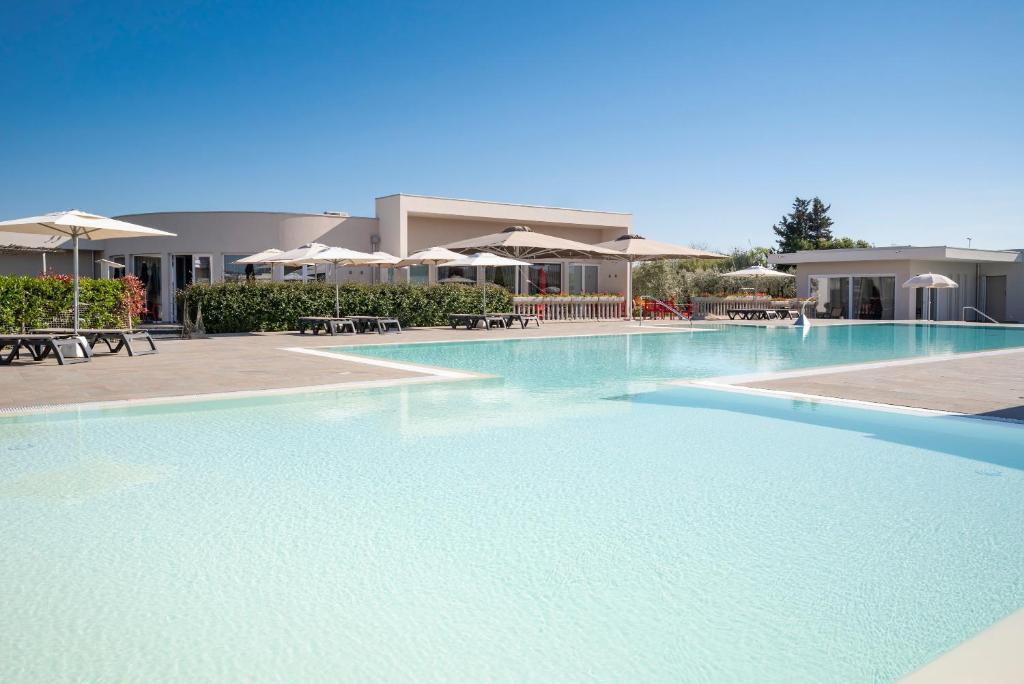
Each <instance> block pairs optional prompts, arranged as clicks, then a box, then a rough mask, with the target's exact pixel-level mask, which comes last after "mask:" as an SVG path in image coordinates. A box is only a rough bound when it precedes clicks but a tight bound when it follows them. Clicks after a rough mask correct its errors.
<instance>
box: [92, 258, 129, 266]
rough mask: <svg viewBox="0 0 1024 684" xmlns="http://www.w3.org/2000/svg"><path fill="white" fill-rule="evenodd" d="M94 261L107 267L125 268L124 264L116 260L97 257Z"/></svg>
mask: <svg viewBox="0 0 1024 684" xmlns="http://www.w3.org/2000/svg"><path fill="white" fill-rule="evenodd" d="M96 263H97V264H101V265H103V266H106V267H107V268H125V265H124V264H119V263H117V262H116V261H111V260H110V259H97V260H96Z"/></svg>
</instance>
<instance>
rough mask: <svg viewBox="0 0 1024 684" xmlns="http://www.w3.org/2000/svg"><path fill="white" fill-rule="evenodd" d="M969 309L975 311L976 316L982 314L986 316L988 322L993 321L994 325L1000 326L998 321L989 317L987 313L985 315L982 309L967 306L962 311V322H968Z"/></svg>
mask: <svg viewBox="0 0 1024 684" xmlns="http://www.w3.org/2000/svg"><path fill="white" fill-rule="evenodd" d="M968 309H970V310H971V311H973V312H974V313H976V314H980V315H982V316H984V317H985V318H987V319H988V320H990V321H992V322H993V323H995V324H997V325H998V324H999V321H997V320H996V319H994V318H992V317H991V316H989V315H988V314H987V313H985V312H984V311H982V310H981V309H978V308H977V307H973V306H965V307H964V308H963V309H962V310H961V311H960V320H961V321H964V322H966V321H967V310H968Z"/></svg>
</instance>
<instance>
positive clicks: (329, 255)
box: [303, 247, 378, 317]
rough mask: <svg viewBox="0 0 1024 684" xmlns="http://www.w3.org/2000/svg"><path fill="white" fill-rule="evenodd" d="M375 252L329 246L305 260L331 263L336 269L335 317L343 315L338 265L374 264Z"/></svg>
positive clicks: (306, 261) (312, 262)
mask: <svg viewBox="0 0 1024 684" xmlns="http://www.w3.org/2000/svg"><path fill="white" fill-rule="evenodd" d="M377 258H378V257H375V256H374V255H373V254H367V253H366V252H357V251H356V250H354V249H345V248H344V247H328V248H327V249H324V250H321V251H320V252H317V254H316V256H314V257H312V258H310V259H306V260H304V262H303V263H307V264H314V265H316V264H330V265H331V266H332V267H333V269H334V315H335V317H337V316H340V315H341V306H340V302H339V294H338V292H339V289H340V285H339V284H338V266H342V265H344V266H353V265H356V264H373V263H376V261H375V259H377Z"/></svg>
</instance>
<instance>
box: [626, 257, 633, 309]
mask: <svg viewBox="0 0 1024 684" xmlns="http://www.w3.org/2000/svg"><path fill="white" fill-rule="evenodd" d="M626 320H627V321H631V320H633V260H632V259H630V260H629V261H627V262H626Z"/></svg>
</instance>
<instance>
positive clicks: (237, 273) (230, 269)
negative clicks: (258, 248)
mask: <svg viewBox="0 0 1024 684" xmlns="http://www.w3.org/2000/svg"><path fill="white" fill-rule="evenodd" d="M247 256H249V255H248V254H225V255H224V282H225V283H238V282H242V281H244V280H249V281H253V280H261V281H263V280H271V278H272V277H273V273H274V267H273V265H271V264H236V263H235V262H236V261H238V260H239V259H244V258H245V257H247Z"/></svg>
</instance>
